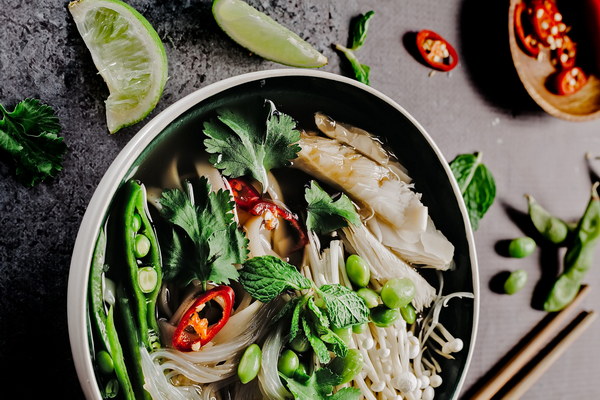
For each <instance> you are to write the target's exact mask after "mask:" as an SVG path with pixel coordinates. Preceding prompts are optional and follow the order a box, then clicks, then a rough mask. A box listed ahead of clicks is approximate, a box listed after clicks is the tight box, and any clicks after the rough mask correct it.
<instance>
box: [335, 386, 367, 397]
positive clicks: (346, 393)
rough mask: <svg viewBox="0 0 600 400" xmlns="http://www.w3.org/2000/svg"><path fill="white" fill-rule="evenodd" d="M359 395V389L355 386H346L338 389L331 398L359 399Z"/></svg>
mask: <svg viewBox="0 0 600 400" xmlns="http://www.w3.org/2000/svg"><path fill="white" fill-rule="evenodd" d="M360 396H361V393H360V390H359V389H357V388H352V387H346V388H342V389H340V390H338V391H337V392H336V393H335V394H334V395H333V396H331V397H330V399H331V400H359V399H360Z"/></svg>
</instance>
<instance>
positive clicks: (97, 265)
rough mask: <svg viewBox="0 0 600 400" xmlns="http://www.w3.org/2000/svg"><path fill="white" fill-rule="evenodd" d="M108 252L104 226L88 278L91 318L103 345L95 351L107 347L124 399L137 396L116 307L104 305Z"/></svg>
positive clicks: (97, 346) (98, 352) (97, 242)
mask: <svg viewBox="0 0 600 400" xmlns="http://www.w3.org/2000/svg"><path fill="white" fill-rule="evenodd" d="M105 251H106V235H105V232H104V229H101V230H100V234H99V235H98V239H97V241H96V247H95V249H94V255H93V258H92V265H91V272H90V280H89V306H90V317H91V318H90V319H91V323H92V327H93V329H94V332H95V333H96V335H95V336H96V337H99V338H100V344H98V345H96V350H98V351H97V352H96V354H100V352H101V351H104V350H105V351H106V352H107V353H108V354H109V356H110V358H111V361H112V363H113V371H114V375H115V376H116V378H117V381H118V382H119V387H120V388H119V392H121V393H122V394H123V396H122V397H123V398H125V399H135V395H134V393H133V388H132V385H131V381H130V379H129V374H128V372H127V367H126V366H125V362H124V361H123V349H122V347H121V343H120V341H119V335H118V333H117V329H116V327H115V321H114V316H113V306H112V305H111V306H110V307H109V308H108V311H107V310H106V308H105V303H104V295H103V293H104V292H103V291H104V288H103V286H104V285H103V280H104V273H105V264H104V258H105ZM100 347H102V348H103V350H102V349H100Z"/></svg>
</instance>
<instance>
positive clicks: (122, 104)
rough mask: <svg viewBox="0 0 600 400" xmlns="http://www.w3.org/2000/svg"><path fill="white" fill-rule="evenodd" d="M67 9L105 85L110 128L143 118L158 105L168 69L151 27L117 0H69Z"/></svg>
mask: <svg viewBox="0 0 600 400" xmlns="http://www.w3.org/2000/svg"><path fill="white" fill-rule="evenodd" d="M69 11H70V12H71V15H72V16H73V19H74V20H75V24H76V25H77V30H78V31H79V33H80V34H81V37H82V38H83V41H84V42H85V45H86V46H87V48H88V50H89V51H90V53H91V54H92V59H93V60H94V64H95V65H96V68H97V69H98V72H99V73H100V75H101V76H102V78H104V81H105V82H106V84H107V85H108V90H109V92H110V95H109V96H108V99H106V122H107V125H108V130H109V132H110V133H115V132H117V131H118V130H119V129H121V128H123V127H125V126H129V125H133V124H135V123H136V122H139V121H141V120H142V119H144V117H146V116H147V115H148V114H149V113H150V112H151V111H152V110H153V109H154V107H156V104H157V103H158V100H159V99H160V97H161V95H162V92H163V89H164V86H165V82H166V81H167V72H168V68H167V54H166V52H165V48H164V46H163V44H162V42H161V40H160V37H159V36H158V34H157V33H156V31H155V30H154V28H152V26H151V25H150V23H149V22H148V21H147V20H146V19H145V18H144V17H143V16H142V15H141V14H140V13H138V12H137V11H136V10H135V9H133V8H132V7H131V6H129V5H128V4H125V3H123V2H122V1H119V0H77V1H72V2H71V3H69Z"/></svg>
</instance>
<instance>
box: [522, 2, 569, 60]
mask: <svg viewBox="0 0 600 400" xmlns="http://www.w3.org/2000/svg"><path fill="white" fill-rule="evenodd" d="M530 10H531V24H532V25H533V30H534V31H535V34H536V36H537V38H538V40H539V41H540V42H542V44H544V45H546V46H550V47H551V48H555V47H556V40H557V39H558V38H559V37H561V36H562V35H563V34H564V32H565V30H566V26H565V29H563V30H561V29H560V26H559V25H560V23H561V21H562V15H561V14H560V13H559V12H558V8H557V7H556V3H554V1H551V0H543V1H541V0H538V1H534V2H533V3H532V5H531V8H530ZM563 25H564V24H563Z"/></svg>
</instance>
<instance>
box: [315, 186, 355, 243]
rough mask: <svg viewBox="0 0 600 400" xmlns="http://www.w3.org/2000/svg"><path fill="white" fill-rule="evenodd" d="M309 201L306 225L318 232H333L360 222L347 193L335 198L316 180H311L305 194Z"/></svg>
mask: <svg viewBox="0 0 600 400" xmlns="http://www.w3.org/2000/svg"><path fill="white" fill-rule="evenodd" d="M304 197H305V199H306V202H307V203H308V207H307V211H308V216H307V218H306V227H307V228H308V229H310V230H313V231H315V232H317V233H320V234H324V233H329V232H333V231H335V230H337V229H339V228H343V227H346V226H348V222H350V223H351V224H353V225H358V224H360V216H359V215H358V213H357V212H356V208H355V207H354V204H352V201H351V200H350V198H349V197H348V196H346V195H345V194H343V193H342V194H341V196H340V197H339V198H338V199H337V200H335V201H334V200H333V199H332V198H331V197H330V196H329V194H327V192H326V191H325V190H323V189H322V188H321V186H319V184H317V182H315V181H311V182H310V187H309V188H306V192H305V194H304Z"/></svg>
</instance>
